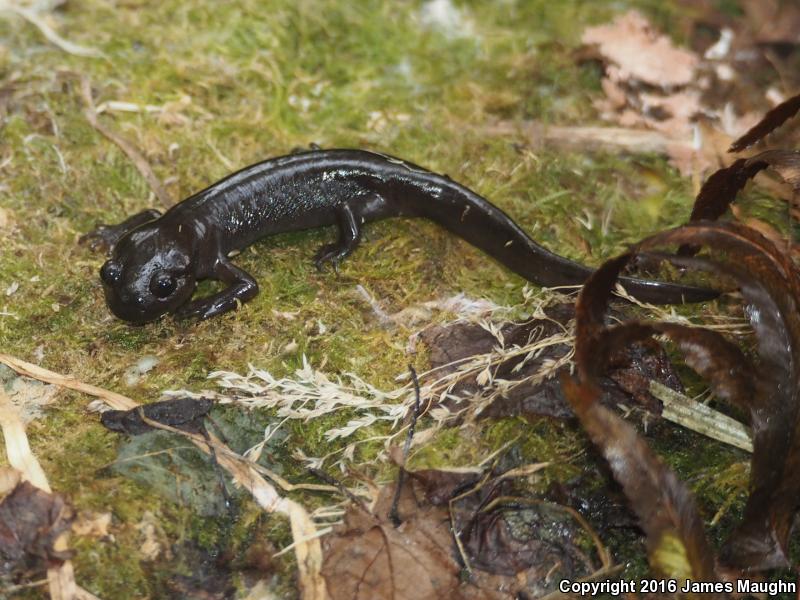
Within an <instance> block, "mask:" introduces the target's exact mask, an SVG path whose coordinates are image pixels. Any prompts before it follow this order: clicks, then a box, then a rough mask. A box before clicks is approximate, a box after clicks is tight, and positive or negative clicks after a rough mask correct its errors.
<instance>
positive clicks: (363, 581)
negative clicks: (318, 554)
mask: <svg viewBox="0 0 800 600" xmlns="http://www.w3.org/2000/svg"><path fill="white" fill-rule="evenodd" d="M410 494H411V492H410V487H409V486H406V487H405V488H404V493H403V494H402V497H403V500H404V502H403V503H402V507H403V509H402V511H401V514H402V515H403V518H404V522H403V523H402V525H401V526H400V527H398V528H395V526H394V525H393V524H392V522H391V521H390V520H389V519H388V511H384V512H383V515H381V514H380V513H378V516H374V515H372V514H369V513H366V512H365V511H364V509H362V508H360V507H355V508H351V509H350V510H349V511H348V513H347V515H346V516H345V524H344V525H343V526H342V527H340V528H339V529H338V530H337V531H336V532H335V533H334V534H333V535H331V536H329V537H327V538H325V540H324V542H323V553H324V556H325V560H324V563H323V566H322V576H323V577H324V578H325V581H326V582H327V587H328V593H329V594H330V596H331V599H332V600H383V599H385V600H438V599H439V598H454V597H457V596H456V595H457V593H458V588H459V572H460V568H459V566H458V564H457V563H456V562H455V560H453V551H452V539H451V537H450V534H449V532H448V528H447V512H446V511H445V510H444V509H443V508H440V507H433V506H428V507H427V508H424V507H419V506H415V504H416V501H415V499H414V498H413V497H412V496H410ZM393 496H394V489H393V487H391V486H390V487H388V488H383V490H382V500H383V501H384V502H382V503H381V502H379V504H385V500H386V499H387V498H391V497H393Z"/></svg>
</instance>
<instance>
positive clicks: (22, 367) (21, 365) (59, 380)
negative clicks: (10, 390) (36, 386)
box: [0, 354, 139, 410]
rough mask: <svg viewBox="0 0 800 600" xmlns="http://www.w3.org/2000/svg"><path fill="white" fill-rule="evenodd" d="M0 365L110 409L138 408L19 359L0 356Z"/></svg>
mask: <svg viewBox="0 0 800 600" xmlns="http://www.w3.org/2000/svg"><path fill="white" fill-rule="evenodd" d="M0 363H3V364H5V365H7V366H9V367H10V368H12V369H14V370H15V371H16V372H17V373H19V374H20V375H25V376H26V377H32V378H33V379H37V380H39V381H44V382H45V383H52V384H54V385H58V386H61V387H64V388H68V389H71V390H75V391H77V392H83V393H84V394H89V395H90V396H94V397H96V398H100V399H101V400H102V401H103V402H105V403H106V404H108V405H109V406H110V407H111V408H116V409H117V410H130V409H132V408H136V407H137V406H139V403H138V402H136V401H135V400H131V399H130V398H128V397H127V396H123V395H122V394H117V393H116V392H111V391H109V390H104V389H103V388H100V387H97V386H95V385H91V384H89V383H83V382H82V381H79V380H77V379H75V378H74V377H71V376H69V375H61V374H60V373H56V372H54V371H49V370H47V369H45V368H43V367H40V366H38V365H34V364H32V363H29V362H26V361H24V360H21V359H19V358H15V357H13V356H9V355H8V354H0Z"/></svg>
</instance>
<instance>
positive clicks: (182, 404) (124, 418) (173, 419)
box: [100, 398, 214, 435]
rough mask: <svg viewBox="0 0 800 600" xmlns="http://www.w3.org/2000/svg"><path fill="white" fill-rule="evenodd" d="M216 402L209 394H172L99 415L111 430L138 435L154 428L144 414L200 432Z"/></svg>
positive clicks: (165, 422)
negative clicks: (203, 395)
mask: <svg viewBox="0 0 800 600" xmlns="http://www.w3.org/2000/svg"><path fill="white" fill-rule="evenodd" d="M213 406H214V402H213V401H212V400H209V399H208V398H172V399H170V400H163V401H161V402H153V403H151V404H145V405H143V406H141V407H138V408H132V409H130V410H107V411H105V412H104V413H103V414H102V415H100V422H101V423H102V424H103V425H104V426H105V427H107V428H108V429H110V430H111V431H117V432H119V433H127V434H129V435H139V434H141V433H146V432H148V431H153V427H152V426H150V425H148V424H147V423H145V422H144V420H143V419H142V414H144V416H145V417H146V418H147V419H149V420H151V421H155V422H157V423H161V424H162V425H169V426H171V427H176V428H178V429H182V430H184V431H191V432H195V433H197V432H199V431H201V430H202V428H203V419H204V418H205V416H206V415H207V414H208V411H210V410H211V408H212V407H213Z"/></svg>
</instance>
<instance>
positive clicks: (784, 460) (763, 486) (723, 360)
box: [567, 222, 800, 570]
mask: <svg viewBox="0 0 800 600" xmlns="http://www.w3.org/2000/svg"><path fill="white" fill-rule="evenodd" d="M673 245H695V246H703V245H704V246H709V247H710V248H713V249H715V250H718V251H720V254H721V255H722V257H723V258H722V259H719V260H714V261H712V260H710V259H707V258H687V257H680V256H671V255H662V254H646V251H650V250H652V249H657V248H661V247H664V246H673ZM634 254H636V255H638V256H643V257H644V258H646V259H652V258H659V259H666V260H669V261H671V262H672V263H674V264H675V265H677V266H681V267H684V268H690V269H695V270H701V271H707V272H712V273H717V274H720V275H723V276H725V277H727V278H730V279H733V280H734V281H736V283H737V285H738V286H739V289H740V291H741V293H742V295H743V296H744V298H745V301H746V302H747V304H748V314H749V315H750V317H751V322H752V326H753V328H754V330H755V333H756V338H757V341H758V353H759V359H760V361H759V367H758V370H756V369H754V368H753V367H752V366H751V365H750V362H749V361H748V360H747V358H746V357H745V356H744V354H743V353H742V352H741V351H740V350H739V349H738V348H737V347H736V346H735V345H733V344H732V343H731V342H729V341H728V340H726V339H724V338H723V337H722V336H720V335H719V334H717V333H715V332H712V331H704V330H700V329H696V328H687V327H684V326H679V325H675V324H670V323H638V322H632V323H626V324H623V325H619V326H615V327H611V328H606V327H605V326H604V322H603V319H604V315H605V311H606V309H607V305H608V300H609V297H610V292H611V289H612V287H613V286H614V284H615V283H616V279H617V277H618V276H619V274H620V273H621V271H622V270H623V268H624V267H625V266H626V265H627V264H628V263H629V262H631V260H632V258H633V256H634ZM798 298H800V274H798V271H797V270H796V268H795V266H794V264H793V263H792V261H791V259H790V258H789V257H788V256H786V255H785V254H783V253H781V251H780V250H779V249H778V248H777V247H776V246H775V245H774V244H773V243H772V242H770V241H769V240H767V239H766V238H764V237H763V236H761V235H760V234H758V233H757V232H755V231H753V230H751V229H749V228H747V227H744V226H741V225H738V224H734V223H726V224H723V223H708V222H698V223H694V224H690V225H687V226H684V227H680V228H677V229H673V230H670V231H666V232H663V233H660V234H656V235H654V236H652V237H650V238H647V239H646V240H644V241H642V242H640V244H639V245H638V246H637V248H636V250H635V253H632V254H627V255H623V256H621V257H618V258H616V259H614V260H612V261H609V262H608V263H606V264H605V265H603V266H602V267H601V268H600V269H598V270H597V272H596V273H595V274H594V275H593V276H592V277H591V278H590V279H589V281H588V282H587V283H586V285H585V286H584V290H583V292H582V294H581V297H580V298H579V302H578V311H577V325H576V329H577V341H576V354H575V355H576V361H577V366H578V373H579V376H580V384H576V383H574V382H573V383H570V384H567V385H568V386H569V385H571V386H572V387H571V388H570V387H568V388H567V389H569V390H570V394H571V396H570V399H571V401H572V403H573V406H577V407H578V408H579V409H580V410H581V411H583V412H579V413H578V414H579V417H580V418H581V421H582V423H583V424H584V427H586V428H587V430H588V431H589V433H590V435H591V436H592V438H593V440H594V441H595V443H597V444H598V445H600V446H601V448H604V452H606V454H607V456H610V455H614V456H616V457H617V458H616V459H615V460H620V459H619V456H618V455H616V454H614V452H616V451H614V450H613V448H611V447H610V446H609V444H610V443H611V440H608V439H605V438H604V435H605V434H604V433H602V432H603V431H606V432H608V431H611V430H612V429H611V428H612V427H616V426H615V425H613V423H611V421H613V419H612V417H613V415H605V414H602V413H601V412H600V411H599V410H598V411H594V408H593V407H594V404H595V399H596V397H597V395H598V391H597V390H598V386H597V377H598V376H599V375H600V374H602V373H603V372H604V370H605V368H606V365H607V362H608V359H607V357H608V356H610V355H613V354H614V353H615V352H618V351H619V350H620V349H622V348H625V347H627V346H628V345H630V343H632V342H634V341H637V340H640V339H642V338H644V337H648V336H650V335H653V334H655V333H659V334H663V335H666V336H668V337H670V338H672V339H673V340H674V341H675V342H676V343H677V345H678V347H679V348H680V349H681V350H682V351H683V352H684V354H685V356H686V361H687V364H688V365H689V366H691V367H692V368H694V369H695V370H696V371H697V372H698V373H700V374H701V375H702V376H704V377H705V378H706V379H707V380H708V381H709V383H710V384H711V387H712V389H713V390H714V391H715V393H716V394H717V395H718V396H719V397H721V398H724V399H726V400H728V401H729V402H731V403H733V404H735V405H737V406H739V407H741V408H743V409H746V410H748V411H749V412H750V416H751V425H752V429H753V438H754V440H753V449H754V452H753V466H752V475H751V494H750V497H749V499H748V502H747V506H746V507H745V514H744V517H743V521H742V524H741V526H740V527H739V528H738V530H737V531H736V532H735V534H734V536H733V537H732V539H731V541H730V543H729V544H727V545H726V554H725V558H726V560H727V562H728V563H729V564H731V565H733V566H735V567H737V568H742V569H748V570H761V569H768V568H773V567H777V566H786V565H787V564H788V562H787V558H786V556H787V555H786V552H787V544H788V538H789V534H790V532H791V526H792V522H793V519H794V515H795V513H796V511H797V509H798V505H799V504H800V500H798V498H799V497H800V481H798V478H797V477H796V476H794V475H793V473H796V471H797V470H798V468H800V464H798V463H800V366H798V365H797V360H796V358H794V357H796V356H797V355H798V349H800V315H799V314H798V308H800V301H799V300H798ZM592 411H594V412H592ZM576 412H578V409H576ZM614 435H622V433H619V432H618V433H616V434H614ZM638 451H642V448H640V449H639V450H637V452H638ZM631 460H632V459H631ZM619 469H620V467H619V466H617V467H615V466H614V462H613V461H612V470H613V471H614V472H615V475H617V477H618V478H619V477H621V476H622V477H624V476H625V475H624V474H620V473H619ZM625 485H626V484H625V483H624V482H623V487H625ZM626 491H627V489H626ZM631 492H632V493H637V494H641V493H642V491H641V490H638V491H637V490H634V489H631ZM645 492H646V490H645ZM629 497H630V498H631V501H632V502H633V503H634V506H636V505H637V504H639V503H642V502H645V503H647V502H651V501H652V498H650V499H649V500H648V499H647V498H646V494H645V496H640V497H631V496H630V495H629ZM639 510H640V509H637V512H639ZM694 533H695V534H697V535H699V534H700V532H699V531H695V532H694ZM652 535H654V533H651V534H650V535H649V537H650V536H652ZM677 539H679V540H684V545H685V546H686V548H687V550H688V549H689V548H690V547H691V546H692V545H696V543H697V540H694V539H693V540H691V541H690V543H689V544H688V545H686V540H685V539H684V538H682V537H681V536H680V535H679V536H678V538H677ZM688 556H690V557H691V556H692V553H689V554H688ZM651 557H652V554H651ZM693 560H694V559H692V561H693ZM690 564H691V565H692V566H693V568H697V565H696V563H694V562H690Z"/></svg>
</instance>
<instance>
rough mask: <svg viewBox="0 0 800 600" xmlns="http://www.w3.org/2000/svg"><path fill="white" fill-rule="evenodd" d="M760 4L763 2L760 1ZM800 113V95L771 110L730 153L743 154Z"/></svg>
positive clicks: (734, 145) (737, 141)
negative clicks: (746, 149) (743, 151)
mask: <svg viewBox="0 0 800 600" xmlns="http://www.w3.org/2000/svg"><path fill="white" fill-rule="evenodd" d="M758 1H759V2H761V1H763V0H758ZM798 111H800V94H798V95H796V96H792V97H791V98H789V99H788V100H785V101H784V102H781V103H780V104H778V106H776V107H775V108H773V109H772V110H770V111H769V112H768V113H767V114H765V115H764V117H763V118H762V119H761V120H760V121H759V122H758V123H757V124H756V125H754V126H753V127H752V128H751V129H750V130H749V131H748V132H747V133H745V134H744V135H743V136H742V137H740V138H739V139H738V140H736V141H735V142H733V144H731V147H730V148H729V149H728V152H741V151H742V150H744V149H745V148H747V147H748V146H752V145H753V144H755V143H756V142H758V141H760V140H762V139H764V138H765V137H766V136H768V135H769V134H770V133H772V132H773V131H775V130H776V129H777V128H778V127H780V126H781V125H783V124H784V123H785V122H786V121H788V120H789V119H791V118H792V117H794V116H795V115H796V114H797V113H798Z"/></svg>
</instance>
